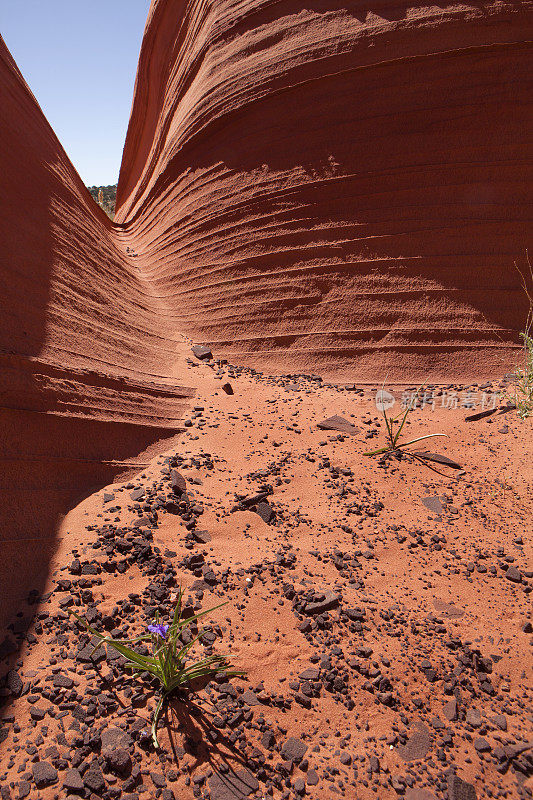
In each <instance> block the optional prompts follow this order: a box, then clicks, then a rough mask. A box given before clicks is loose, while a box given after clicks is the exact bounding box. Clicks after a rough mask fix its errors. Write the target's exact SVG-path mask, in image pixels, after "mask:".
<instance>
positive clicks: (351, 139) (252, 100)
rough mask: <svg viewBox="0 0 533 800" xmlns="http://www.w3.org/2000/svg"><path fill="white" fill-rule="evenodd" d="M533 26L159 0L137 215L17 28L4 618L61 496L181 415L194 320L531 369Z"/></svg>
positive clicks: (138, 165)
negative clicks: (50, 94) (19, 62)
mask: <svg viewBox="0 0 533 800" xmlns="http://www.w3.org/2000/svg"><path fill="white" fill-rule="evenodd" d="M531 28H532V15H531V5H530V4H527V3H513V2H510V3H506V4H502V3H496V2H495V3H490V2H489V3H486V4H483V5H480V4H475V5H449V6H446V7H442V6H441V7H438V8H437V7H434V6H432V7H429V6H428V7H423V6H414V7H410V6H407V5H402V4H401V3H384V2H382V3H379V4H378V5H375V6H372V7H366V6H364V5H362V4H360V3H346V4H343V3H338V2H332V0H311V1H310V2H308V3H299V2H295V1H294V0H283V2H273V0H268V1H267V0H220V2H217V3H210V2H207V1H206V0H154V2H153V3H152V6H151V9H150V13H149V18H148V22H147V27H146V32H145V37H144V42H143V47H142V52H141V58H140V63H139V70H138V76H137V83H136V90H135V97H134V103H133V108H132V115H131V120H130V126H129V130H128V136H127V141H126V145H125V150H124V159H123V164H122V169H121V175H120V183H119V187H118V197H117V205H118V214H117V221H118V225H113V224H112V223H111V222H110V220H109V219H108V218H107V216H106V215H105V214H104V213H103V212H102V211H101V210H100V209H99V208H98V207H97V206H96V205H95V204H94V202H93V201H92V199H91V197H90V195H89V193H88V191H87V190H86V188H85V187H84V186H83V185H82V182H81V180H80V178H79V176H78V175H77V174H76V172H75V170H74V168H73V167H72V165H71V164H70V162H69V160H68V158H67V156H66V155H65V153H64V151H63V149H62V148H61V146H60V144H59V142H58V140H57V138H56V137H55V135H54V133H53V132H52V130H51V128H50V126H49V125H48V123H47V121H46V119H45V118H44V116H43V114H42V112H41V110H40V109H39V107H38V105H37V103H36V101H35V98H34V97H33V96H32V94H31V92H30V90H29V89H28V87H27V85H26V84H25V82H24V80H23V78H22V76H21V75H20V72H19V71H18V69H17V67H16V65H15V64H14V62H13V60H12V58H11V56H10V54H9V52H8V51H7V48H6V47H5V45H4V44H3V42H2V41H1V40H0V130H1V131H2V137H1V140H0V174H1V176H2V193H1V195H0V228H1V242H2V244H1V259H0V282H1V289H2V290H1V292H0V312H1V317H0V364H1V369H0V426H1V431H0V433H1V435H2V443H3V446H2V452H1V460H2V463H1V479H0V481H1V482H0V504H1V508H2V509H3V519H4V521H5V524H3V526H2V533H1V539H2V548H3V556H4V557H3V559H2V564H3V565H4V567H3V572H2V573H1V574H0V580H2V582H3V584H4V585H5V587H6V589H5V591H4V603H3V612H5V613H6V614H7V613H8V611H9V608H10V607H11V606H10V603H11V605H13V604H16V602H18V600H20V597H21V596H23V594H24V592H25V591H26V590H27V589H28V588H29V587H32V586H35V581H36V579H37V578H36V576H38V575H41V576H42V574H44V572H45V571H46V563H47V553H48V551H49V549H50V547H51V546H53V542H54V529H55V523H56V520H57V517H58V514H59V513H61V512H62V511H64V510H66V508H68V507H69V505H70V504H71V503H72V501H73V499H74V498H76V497H78V496H79V495H80V494H81V493H84V492H88V491H90V490H91V489H92V488H93V487H95V486H97V485H102V484H105V483H107V482H109V481H110V480H112V478H113V477H114V476H115V475H116V474H117V473H119V472H123V471H124V470H125V469H127V468H135V467H138V466H139V465H140V464H142V463H144V461H145V460H146V457H143V455H142V453H143V452H145V451H146V449H147V448H150V447H152V445H154V444H155V443H157V442H159V441H160V440H166V439H168V437H170V436H172V435H173V434H174V432H175V431H176V427H177V424H178V420H179V418H180V417H181V415H182V413H183V409H184V407H185V405H186V403H187V401H188V398H189V397H190V396H191V394H192V392H191V391H190V390H188V389H186V388H183V387H181V386H180V385H179V380H178V379H177V377H176V376H177V375H179V368H176V360H177V359H178V353H179V347H178V346H177V345H178V342H179V341H180V336H181V334H182V333H184V334H186V335H188V336H189V337H191V338H192V339H194V340H195V341H197V342H203V343H206V344H209V345H210V346H211V347H212V348H213V350H214V352H215V354H216V355H218V356H225V357H227V358H229V359H231V361H233V362H237V363H240V364H244V365H250V366H255V367H260V368H261V369H263V370H267V371H270V372H276V371H279V370H285V371H307V372H315V373H316V372H320V373H321V374H323V375H326V376H334V377H342V378H344V377H346V378H348V377H349V378H352V379H354V380H358V381H362V382H363V381H375V380H377V379H380V378H382V377H384V376H385V375H387V376H388V379H389V381H390V382H412V381H414V380H434V381H439V380H445V381H450V380H457V381H459V380H461V381H464V380H465V379H468V380H470V379H473V378H475V379H478V378H484V377H490V376H493V375H500V374H502V372H504V371H506V370H507V369H508V368H509V367H510V366H511V364H512V361H513V357H514V349H515V348H516V346H517V341H518V338H517V332H518V331H519V330H520V327H521V326H522V324H523V318H524V316H525V300H524V299H523V296H522V293H521V288H520V281H519V276H518V274H517V273H516V271H515V270H514V267H513V262H514V261H515V260H519V259H520V258H521V257H522V256H523V253H524V250H525V248H526V246H527V234H528V225H529V224H530V222H531V194H530V185H531V159H530V155H531V121H532V115H531V98H532V93H531V79H530V77H529V72H528V66H529V64H530V63H531V44H530V40H531ZM151 452H153V451H151ZM43 571H44V572H43ZM8 572H9V573H10V575H8ZM13 574H16V576H17V578H16V581H14V580H13V578H12V575H13ZM7 578H9V580H7ZM11 601H12V602H11ZM6 609H7V611H6Z"/></svg>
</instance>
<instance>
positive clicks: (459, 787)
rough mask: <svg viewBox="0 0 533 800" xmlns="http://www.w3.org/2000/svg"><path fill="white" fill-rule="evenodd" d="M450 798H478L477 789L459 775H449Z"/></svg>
mask: <svg viewBox="0 0 533 800" xmlns="http://www.w3.org/2000/svg"><path fill="white" fill-rule="evenodd" d="M448 800H477V795H476V790H475V789H474V787H473V786H472V784H471V783H467V782H466V781H463V780H462V779H461V778H459V777H458V776H457V775H449V777H448Z"/></svg>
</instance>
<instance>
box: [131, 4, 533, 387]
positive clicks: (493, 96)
mask: <svg viewBox="0 0 533 800" xmlns="http://www.w3.org/2000/svg"><path fill="white" fill-rule="evenodd" d="M531 32H532V13H531V4H530V3H526V2H523V3H522V2H509V3H505V4H502V3H499V2H487V3H483V4H480V3H468V4H466V5H465V4H462V5H458V4H451V3H450V4H446V5H445V6H444V7H443V6H438V7H437V6H422V5H419V4H414V5H409V4H405V3H402V2H390V1H388V0H379V1H378V2H377V4H371V5H370V6H369V5H365V4H363V3H361V2H345V3H343V2H338V0H335V1H334V0H309V1H308V2H300V1H299V0H219V2H217V3H211V2H207V0H154V2H153V3H152V7H151V10H150V15H149V19H148V24H147V28H146V32H145V37H144V43H143V46H142V52H141V58H140V64H139V71H138V76H137V84H136V91H135V99H134V104H133V109H132V115H131V120H130V126H129V130H128V136H127V141H126V146H125V151H124V159H123V164H122V170H121V175H120V181H119V187H118V196H117V202H118V208H119V212H118V215H117V219H118V221H119V222H121V223H122V224H123V228H124V233H125V235H128V236H129V237H130V238H131V241H134V242H135V247H136V249H137V250H138V252H139V254H140V258H139V263H140V264H141V269H142V271H143V274H144V276H145V278H146V279H147V281H148V282H149V283H150V285H151V286H152V287H154V290H155V293H156V294H157V296H158V298H159V301H160V310H161V314H162V315H164V318H165V320H166V325H167V327H168V329H169V330H180V331H184V332H186V333H187V334H189V335H190V336H191V337H192V338H194V339H195V340H197V341H201V342H205V343H208V344H210V345H211V346H212V347H213V348H214V349H215V352H217V353H219V354H221V355H224V356H227V357H228V358H229V359H230V360H232V361H234V362H238V363H246V364H249V365H254V366H258V367H260V368H263V369H268V370H271V371H275V370H279V369H285V370H305V371H312V372H319V373H321V374H325V375H330V376H345V377H348V376H349V377H351V378H354V379H358V380H363V379H366V380H370V381H375V380H377V379H379V378H381V377H383V376H384V374H385V373H388V377H389V380H390V381H397V382H404V381H413V380H419V379H420V380H428V379H431V380H435V381H439V380H445V381H449V380H465V379H467V380H470V379H473V378H484V377H488V376H494V375H500V374H501V373H502V372H504V371H506V370H507V369H508V367H509V365H510V363H511V361H512V359H513V348H514V347H515V346H516V343H517V331H518V330H519V329H520V326H521V325H522V324H523V318H524V317H525V310H526V303H525V299H524V298H523V296H522V294H521V292H520V281H519V278H518V275H517V273H516V271H515V270H514V267H513V262H514V261H516V260H518V259H520V258H522V257H523V255H524V250H525V248H526V246H527V236H528V233H530V225H531V216H532V215H531V189H530V187H531V185H532V181H531V177H532V176H531V122H532V114H531V109H532V105H531V101H532V92H531V88H532V87H531V77H530V76H531V69H530V65H531Z"/></svg>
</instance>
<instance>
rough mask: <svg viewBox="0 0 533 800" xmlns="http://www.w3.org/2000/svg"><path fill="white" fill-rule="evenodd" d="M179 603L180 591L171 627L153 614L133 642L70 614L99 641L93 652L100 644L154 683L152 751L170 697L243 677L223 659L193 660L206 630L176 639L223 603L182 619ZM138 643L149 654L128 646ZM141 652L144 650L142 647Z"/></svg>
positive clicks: (215, 656) (216, 655)
mask: <svg viewBox="0 0 533 800" xmlns="http://www.w3.org/2000/svg"><path fill="white" fill-rule="evenodd" d="M182 600H183V590H181V589H180V591H179V593H178V598H177V602H176V608H175V610H174V616H173V619H172V623H171V624H166V623H162V622H160V620H159V614H156V618H155V622H154V623H151V624H150V625H148V626H147V631H148V633H146V634H142V635H141V636H137V637H135V638H134V639H112V638H111V637H110V636H105V635H104V634H102V633H100V632H99V631H97V630H95V629H94V628H92V627H91V626H90V625H89V623H88V622H87V620H85V619H84V618H83V617H80V616H78V614H76V613H75V612H71V613H72V614H73V616H74V617H76V619H77V620H78V622H79V623H81V624H82V625H84V626H85V628H86V629H87V630H88V631H89V633H91V634H92V635H93V636H96V637H97V639H98V640H99V641H98V644H97V645H96V646H95V650H96V649H97V648H98V647H100V644H105V645H107V646H108V647H112V648H113V649H114V650H116V651H117V653H120V655H121V656H123V657H124V658H125V659H126V665H125V666H126V668H127V669H131V670H132V671H133V672H137V673H149V674H150V675H151V676H152V677H153V678H155V679H156V680H157V681H158V683H159V687H160V696H159V700H158V703H157V706H156V709H155V712H154V715H153V717H152V741H153V743H154V747H155V748H159V742H158V739H157V723H158V721H159V718H160V716H161V712H162V710H163V707H164V706H165V703H167V702H168V700H169V699H170V697H171V695H173V694H177V693H178V692H179V691H180V690H184V689H187V688H192V686H193V684H194V681H196V680H198V679H199V678H205V677H210V676H213V675H214V674H215V673H217V672H225V674H226V675H227V676H228V677H235V676H242V675H244V673H243V672H240V671H239V670H236V669H234V668H233V667H232V666H231V663H230V662H229V660H228V658H227V657H226V656H223V655H218V654H212V655H209V656H206V657H205V658H196V659H194V658H193V656H192V654H191V650H192V648H193V646H194V645H195V643H196V642H197V641H198V640H199V639H201V637H202V636H203V634H204V633H205V632H206V630H207V628H201V629H200V630H199V631H198V633H197V634H196V636H194V637H193V638H192V639H191V640H190V641H189V642H187V643H186V644H183V642H182V641H181V639H180V634H181V633H182V632H183V631H184V630H185V629H186V628H188V627H190V626H191V625H195V624H196V622H197V621H198V620H199V619H200V618H201V617H205V616H206V615H207V614H211V613H212V612H213V611H216V610H217V609H218V608H221V607H222V606H224V605H226V603H220V604H219V605H218V606H214V607H213V608H209V609H207V610H206V611H200V612H199V613H198V614H193V615H192V616H190V617H186V618H184V617H183V604H182ZM138 642H143V643H144V642H150V643H151V649H152V654H151V655H144V654H143V653H140V652H138V651H137V650H134V649H133V648H132V647H131V646H130V645H133V644H135V643H138ZM143 649H145V648H144V647H143Z"/></svg>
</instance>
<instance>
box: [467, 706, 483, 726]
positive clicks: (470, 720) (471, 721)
mask: <svg viewBox="0 0 533 800" xmlns="http://www.w3.org/2000/svg"><path fill="white" fill-rule="evenodd" d="M466 724H467V725H471V726H472V728H479V726H480V725H481V712H480V711H478V709H477V708H469V709H468V711H467V712H466Z"/></svg>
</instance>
